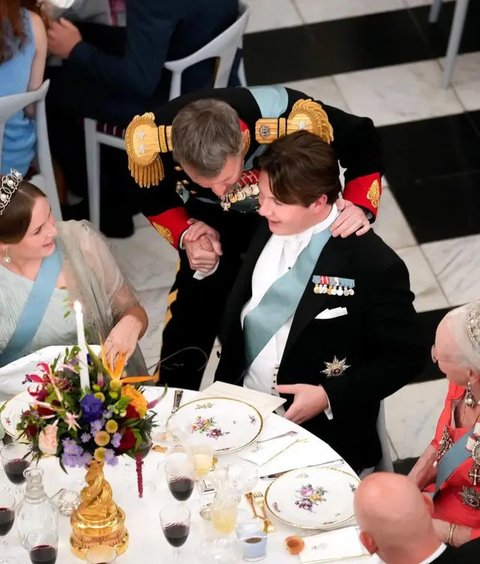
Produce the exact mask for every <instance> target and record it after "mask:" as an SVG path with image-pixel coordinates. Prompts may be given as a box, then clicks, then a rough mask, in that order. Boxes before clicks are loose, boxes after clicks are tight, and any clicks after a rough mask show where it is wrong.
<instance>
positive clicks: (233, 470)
mask: <svg viewBox="0 0 480 564" xmlns="http://www.w3.org/2000/svg"><path fill="white" fill-rule="evenodd" d="M227 474H228V481H229V482H230V483H231V485H232V487H233V488H235V489H236V490H238V491H239V492H240V493H242V494H246V493H248V492H251V491H253V490H254V489H255V486H256V484H257V480H258V470H257V469H256V468H255V467H254V466H252V465H251V464H249V463H247V462H235V463H234V464H229V465H228V467H227Z"/></svg>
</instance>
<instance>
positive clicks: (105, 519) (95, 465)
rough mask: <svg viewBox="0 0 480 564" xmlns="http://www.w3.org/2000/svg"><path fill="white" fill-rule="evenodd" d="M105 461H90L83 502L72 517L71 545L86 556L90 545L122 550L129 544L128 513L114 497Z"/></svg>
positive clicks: (79, 553) (80, 555)
mask: <svg viewBox="0 0 480 564" xmlns="http://www.w3.org/2000/svg"><path fill="white" fill-rule="evenodd" d="M103 466H104V462H98V461H96V460H92V462H90V463H89V465H88V470H87V475H86V477H85V481H86V482H87V485H86V486H85V487H84V488H83V490H82V491H81V493H80V499H81V501H80V505H79V506H78V507H77V509H75V511H74V512H73V513H72V516H71V518H70V523H71V525H72V535H71V537H70V546H71V549H72V552H73V553H74V554H75V556H78V557H79V558H85V554H86V552H87V550H88V549H89V548H91V547H92V546H96V545H98V544H103V545H107V546H111V547H113V548H115V550H116V551H117V554H119V555H120V554H122V553H124V552H125V551H126V550H127V547H128V531H127V529H126V528H125V513H124V511H123V510H122V509H120V507H118V506H117V504H116V503H115V502H114V501H113V499H112V488H111V487H110V484H109V483H108V482H107V480H105V477H104V475H103Z"/></svg>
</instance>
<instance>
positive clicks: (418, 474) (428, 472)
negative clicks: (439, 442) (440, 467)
mask: <svg viewBox="0 0 480 564" xmlns="http://www.w3.org/2000/svg"><path fill="white" fill-rule="evenodd" d="M436 458H437V449H436V447H435V446H434V445H433V444H432V443H430V444H429V445H428V446H427V448H426V449H425V451H424V452H423V454H422V455H421V456H420V458H419V459H418V460H417V462H416V463H415V465H414V466H413V468H412V469H411V470H410V472H409V473H408V477H409V478H410V480H412V481H413V482H414V483H415V484H416V486H417V487H418V489H419V490H421V491H423V490H424V489H425V488H426V487H427V486H428V485H429V484H432V483H433V482H435V478H436V476H437V468H436V466H434V462H435V460H436Z"/></svg>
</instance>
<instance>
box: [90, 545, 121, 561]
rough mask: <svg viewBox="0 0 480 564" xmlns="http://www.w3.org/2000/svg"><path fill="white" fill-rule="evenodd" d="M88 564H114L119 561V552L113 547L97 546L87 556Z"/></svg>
mask: <svg viewBox="0 0 480 564" xmlns="http://www.w3.org/2000/svg"><path fill="white" fill-rule="evenodd" d="M85 560H86V561H87V562H88V564H112V563H113V562H116V561H117V551H116V550H115V549H114V548H112V547H111V546H103V545H97V546H94V547H92V548H90V550H88V552H87V554H86V555H85Z"/></svg>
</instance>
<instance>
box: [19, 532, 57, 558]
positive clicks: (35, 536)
mask: <svg viewBox="0 0 480 564" xmlns="http://www.w3.org/2000/svg"><path fill="white" fill-rule="evenodd" d="M25 545H26V547H27V550H28V553H29V555H30V561H31V562H32V564H55V562H56V561H57V553H58V535H57V533H56V532H55V531H52V530H51V529H35V530H33V531H30V532H29V533H28V535H27V539H26V543H25Z"/></svg>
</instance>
